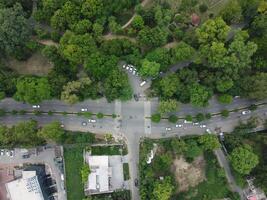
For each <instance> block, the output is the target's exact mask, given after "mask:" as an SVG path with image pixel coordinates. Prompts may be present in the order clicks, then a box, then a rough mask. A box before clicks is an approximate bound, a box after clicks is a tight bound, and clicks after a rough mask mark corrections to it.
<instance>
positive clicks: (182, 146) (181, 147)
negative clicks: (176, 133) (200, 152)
mask: <svg viewBox="0 0 267 200" xmlns="http://www.w3.org/2000/svg"><path fill="white" fill-rule="evenodd" d="M171 147H172V150H173V151H174V152H175V153H176V154H178V155H181V154H183V153H184V152H185V151H187V149H188V146H187V144H186V143H185V142H184V140H181V139H176V138H174V139H172V140H171ZM189 148H190V147H189Z"/></svg>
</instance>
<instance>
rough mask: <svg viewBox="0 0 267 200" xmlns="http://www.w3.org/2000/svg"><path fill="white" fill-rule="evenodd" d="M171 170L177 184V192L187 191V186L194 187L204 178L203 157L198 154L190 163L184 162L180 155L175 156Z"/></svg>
mask: <svg viewBox="0 0 267 200" xmlns="http://www.w3.org/2000/svg"><path fill="white" fill-rule="evenodd" d="M172 171H173V172H174V174H175V179H176V181H177V183H178V185H179V188H178V191H177V192H182V191H187V190H188V189H189V187H194V186H196V185H198V184H199V183H200V182H202V181H203V180H204V179H205V160H204V157H203V156H199V157H197V158H196V159H195V160H194V161H193V162H192V163H188V162H186V161H185V159H184V158H183V157H182V156H181V157H179V158H175V159H174V161H173V165H172Z"/></svg>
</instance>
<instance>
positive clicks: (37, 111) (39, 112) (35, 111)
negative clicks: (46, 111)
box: [33, 110, 42, 115]
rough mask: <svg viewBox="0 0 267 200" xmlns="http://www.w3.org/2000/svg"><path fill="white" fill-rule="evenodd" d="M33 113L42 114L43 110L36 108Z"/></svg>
mask: <svg viewBox="0 0 267 200" xmlns="http://www.w3.org/2000/svg"><path fill="white" fill-rule="evenodd" d="M33 114H34V115H41V114H42V112H41V111H40V110H34V111H33Z"/></svg>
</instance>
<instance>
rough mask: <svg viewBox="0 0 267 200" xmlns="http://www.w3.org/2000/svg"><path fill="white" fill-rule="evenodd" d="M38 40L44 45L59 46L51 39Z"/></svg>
mask: <svg viewBox="0 0 267 200" xmlns="http://www.w3.org/2000/svg"><path fill="white" fill-rule="evenodd" d="M38 42H39V43H41V44H43V45H46V46H56V47H58V46H59V43H57V42H54V41H53V40H38Z"/></svg>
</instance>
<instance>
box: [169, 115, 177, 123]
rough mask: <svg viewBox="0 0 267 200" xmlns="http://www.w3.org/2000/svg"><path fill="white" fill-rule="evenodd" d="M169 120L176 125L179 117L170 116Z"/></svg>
mask: <svg viewBox="0 0 267 200" xmlns="http://www.w3.org/2000/svg"><path fill="white" fill-rule="evenodd" d="M168 120H169V122H171V123H176V122H177V120H178V117H177V116H176V115H170V116H169V119H168Z"/></svg>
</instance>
